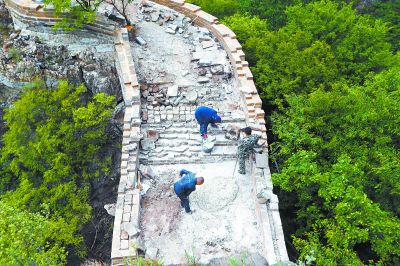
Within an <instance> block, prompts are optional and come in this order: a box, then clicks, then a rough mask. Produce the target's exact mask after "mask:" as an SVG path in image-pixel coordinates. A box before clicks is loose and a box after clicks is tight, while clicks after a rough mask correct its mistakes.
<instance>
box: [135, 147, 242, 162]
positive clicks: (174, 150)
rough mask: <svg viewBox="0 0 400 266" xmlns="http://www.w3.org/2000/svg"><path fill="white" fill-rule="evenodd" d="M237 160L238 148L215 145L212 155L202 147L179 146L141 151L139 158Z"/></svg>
mask: <svg viewBox="0 0 400 266" xmlns="http://www.w3.org/2000/svg"><path fill="white" fill-rule="evenodd" d="M208 157H210V158H214V159H212V160H215V158H225V159H226V158H235V157H236V146H233V145H228V146H224V145H215V146H214V149H213V150H212V152H211V153H204V152H203V151H202V147H201V145H199V144H198V145H192V146H188V145H185V146H178V147H165V146H160V147H156V148H155V149H154V150H150V151H140V154H139V158H140V159H141V160H165V161H170V162H171V161H175V160H181V159H182V158H186V159H188V160H189V159H190V160H192V161H193V160H196V161H197V160H198V159H203V158H208Z"/></svg>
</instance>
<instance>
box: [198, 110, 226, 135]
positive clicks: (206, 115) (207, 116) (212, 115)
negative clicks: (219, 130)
mask: <svg viewBox="0 0 400 266" xmlns="http://www.w3.org/2000/svg"><path fill="white" fill-rule="evenodd" d="M194 116H195V118H196V120H197V123H199V125H200V135H201V136H202V138H203V139H207V127H208V124H211V125H212V126H214V127H217V124H218V123H221V117H220V116H219V115H218V114H217V111H215V110H214V109H212V108H210V107H207V106H199V107H197V109H196V112H195V113H194Z"/></svg>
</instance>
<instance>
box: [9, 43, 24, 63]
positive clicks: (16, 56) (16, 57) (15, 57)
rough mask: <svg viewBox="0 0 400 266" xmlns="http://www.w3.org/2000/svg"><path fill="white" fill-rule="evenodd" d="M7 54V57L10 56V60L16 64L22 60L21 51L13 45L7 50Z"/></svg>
mask: <svg viewBox="0 0 400 266" xmlns="http://www.w3.org/2000/svg"><path fill="white" fill-rule="evenodd" d="M8 56H9V58H11V60H12V61H13V62H14V64H16V63H18V62H20V61H21V60H22V55H21V52H20V51H19V50H18V49H17V48H15V47H11V48H10V49H9V50H8Z"/></svg>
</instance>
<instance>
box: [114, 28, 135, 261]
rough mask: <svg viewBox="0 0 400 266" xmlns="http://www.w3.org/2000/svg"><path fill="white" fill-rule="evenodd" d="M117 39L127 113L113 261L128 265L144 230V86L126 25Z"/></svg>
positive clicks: (116, 46) (117, 62)
mask: <svg viewBox="0 0 400 266" xmlns="http://www.w3.org/2000/svg"><path fill="white" fill-rule="evenodd" d="M114 43H115V65H116V68H117V72H118V77H119V80H120V84H121V89H122V95H123V98H124V102H125V114H124V127H123V129H124V130H123V139H122V155H121V178H120V183H119V186H118V198H117V204H116V211H115V220H114V230H113V241H112V250H111V260H112V265H125V263H127V260H131V259H134V258H136V257H137V247H138V237H139V232H140V230H139V209H140V190H139V189H138V188H137V187H138V186H137V183H138V162H139V142H140V139H141V138H142V134H141V130H140V125H141V118H140V90H139V83H138V80H137V77H136V72H135V67H134V65H133V60H132V54H131V47H130V43H129V38H128V32H127V30H126V29H121V30H119V31H117V34H116V35H115V37H114Z"/></svg>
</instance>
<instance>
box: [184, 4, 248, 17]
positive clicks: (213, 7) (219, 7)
mask: <svg viewBox="0 0 400 266" xmlns="http://www.w3.org/2000/svg"><path fill="white" fill-rule="evenodd" d="M247 1H248V0H241V1H237V0H190V1H188V2H190V3H193V4H195V5H198V6H201V8H202V9H203V10H204V11H206V12H208V13H210V14H213V15H214V16H216V17H218V18H223V17H225V16H230V15H233V14H235V13H236V12H239V11H241V10H242V8H241V7H242V5H243V4H242V3H243V2H247Z"/></svg>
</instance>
